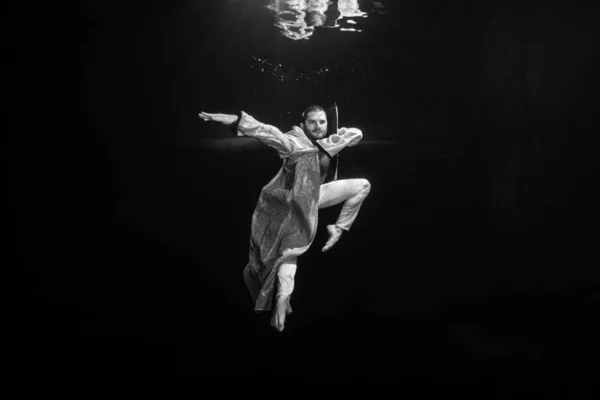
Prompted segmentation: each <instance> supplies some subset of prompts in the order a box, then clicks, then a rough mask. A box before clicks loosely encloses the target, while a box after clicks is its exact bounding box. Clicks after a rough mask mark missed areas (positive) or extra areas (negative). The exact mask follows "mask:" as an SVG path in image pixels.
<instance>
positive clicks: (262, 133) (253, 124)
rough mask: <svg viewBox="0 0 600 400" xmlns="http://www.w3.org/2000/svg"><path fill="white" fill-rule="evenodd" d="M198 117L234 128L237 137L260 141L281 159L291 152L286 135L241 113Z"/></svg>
mask: <svg viewBox="0 0 600 400" xmlns="http://www.w3.org/2000/svg"><path fill="white" fill-rule="evenodd" d="M199 115H200V118H202V119H203V120H204V121H211V122H220V123H222V124H224V125H227V126H229V127H230V128H232V129H233V128H235V130H236V132H237V134H238V136H249V137H253V138H256V139H258V140H260V141H261V142H263V143H265V144H266V145H267V146H270V147H273V148H274V149H275V150H277V152H278V153H279V155H280V156H281V157H284V156H286V155H288V154H289V153H291V152H292V150H293V143H292V142H291V140H290V138H289V137H288V136H287V135H286V134H284V133H282V132H281V131H280V130H279V129H277V128H276V127H274V126H272V125H268V124H263V123H261V122H258V121H257V120H255V119H254V118H253V117H252V116H250V115H248V114H246V113H245V112H243V111H242V112H241V113H240V115H239V116H238V115H233V114H211V113H206V112H201V113H200V114H199Z"/></svg>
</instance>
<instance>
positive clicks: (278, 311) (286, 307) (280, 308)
mask: <svg viewBox="0 0 600 400" xmlns="http://www.w3.org/2000/svg"><path fill="white" fill-rule="evenodd" d="M291 313H292V306H291V305H290V300H289V298H288V296H279V297H277V304H276V305H275V310H273V317H272V318H271V326H273V327H274V328H275V329H277V330H278V331H279V332H281V331H283V328H284V325H285V317H286V316H287V315H288V314H291Z"/></svg>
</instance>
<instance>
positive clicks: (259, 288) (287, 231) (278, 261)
mask: <svg viewBox="0 0 600 400" xmlns="http://www.w3.org/2000/svg"><path fill="white" fill-rule="evenodd" d="M199 115H200V118H202V119H203V120H205V121H214V122H220V123H222V124H224V125H228V126H230V127H231V128H232V129H235V130H236V132H237V134H238V135H239V136H249V137H254V138H256V139H259V140H260V141H262V142H263V143H265V144H266V145H268V146H270V147H272V148H274V149H275V150H277V152H278V153H279V156H280V158H281V159H282V160H283V164H282V166H281V169H280V170H279V173H278V174H277V175H276V176H275V177H274V178H273V179H272V180H271V182H269V183H268V184H267V185H266V186H264V187H263V189H262V191H261V193H260V196H259V198H258V202H257V204H256V207H255V209H254V214H253V216H252V227H251V238H250V257H249V262H248V265H246V267H245V268H244V280H245V283H246V286H247V287H248V290H249V291H250V294H251V296H252V299H253V301H254V309H255V311H257V312H258V311H269V310H271V309H272V303H273V297H274V295H275V297H276V304H275V308H274V310H273V316H272V318H271V325H273V326H274V327H275V328H276V329H277V330H279V331H280V332H281V331H283V329H284V324H285V318H286V316H287V314H290V313H291V312H292V308H291V306H290V296H291V294H292V291H293V290H294V276H295V273H296V260H297V258H298V256H300V255H301V254H303V253H305V252H306V251H307V250H308V248H309V247H310V245H311V244H312V241H313V239H314V237H315V234H316V231H317V217H318V209H320V208H325V207H329V206H333V205H336V204H340V203H342V202H344V205H343V207H342V211H341V212H340V215H339V218H338V220H337V221H336V223H335V224H333V225H328V226H327V231H328V233H329V240H328V241H327V243H326V244H325V246H324V247H323V251H327V250H329V249H331V247H332V246H333V245H334V244H335V243H337V241H338V240H339V239H340V237H341V235H342V233H343V232H344V231H348V230H349V229H350V226H351V225H352V223H353V222H354V220H355V218H356V216H357V214H358V211H359V209H360V207H361V205H362V202H363V201H364V199H365V198H366V197H367V195H368V194H369V191H370V189H371V185H370V183H369V181H367V180H366V179H348V180H334V181H332V182H329V183H326V184H323V183H324V181H325V178H326V177H327V172H328V170H329V161H330V158H332V157H334V156H335V155H336V154H337V153H339V152H340V151H341V150H342V149H343V148H344V147H346V146H348V147H350V146H354V145H355V144H357V143H358V142H359V141H360V140H361V139H362V133H361V131H360V130H358V129H356V128H341V129H339V130H338V132H337V133H334V134H332V135H330V136H327V115H326V113H325V110H324V109H323V108H322V107H319V106H310V107H309V108H307V109H306V110H305V111H304V113H302V123H301V124H300V127H297V126H294V127H293V128H292V130H290V131H289V132H287V133H282V132H281V131H280V130H279V129H277V128H276V127H274V126H272V125H267V124H263V123H261V122H258V121H257V120H255V119H254V118H253V117H252V116H250V115H248V114H246V113H245V112H243V111H242V112H240V114H239V115H228V114H209V113H205V112H201V113H200V114H199ZM276 277H277V282H276V279H275V278H276ZM276 285H277V291H276V293H275V286H276Z"/></svg>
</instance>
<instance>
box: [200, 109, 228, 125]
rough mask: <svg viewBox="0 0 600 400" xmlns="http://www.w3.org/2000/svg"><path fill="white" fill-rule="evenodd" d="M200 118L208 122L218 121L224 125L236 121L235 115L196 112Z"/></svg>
mask: <svg viewBox="0 0 600 400" xmlns="http://www.w3.org/2000/svg"><path fill="white" fill-rule="evenodd" d="M198 115H199V116H200V118H202V119H203V120H205V121H208V122H220V123H222V124H225V125H231V124H233V123H235V122H236V121H237V115H228V114H211V113H206V112H204V111H203V112H201V113H200V114H198Z"/></svg>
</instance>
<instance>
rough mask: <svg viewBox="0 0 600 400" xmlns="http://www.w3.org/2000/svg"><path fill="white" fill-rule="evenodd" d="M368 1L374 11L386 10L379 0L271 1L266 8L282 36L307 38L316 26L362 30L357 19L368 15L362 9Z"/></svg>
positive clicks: (342, 29)
mask: <svg viewBox="0 0 600 400" xmlns="http://www.w3.org/2000/svg"><path fill="white" fill-rule="evenodd" d="M367 3H368V7H369V8H370V9H371V10H372V12H373V13H376V14H383V13H385V11H383V8H384V6H383V3H381V2H380V1H374V2H367V1H358V0H333V1H327V0H273V1H272V3H271V4H269V5H267V6H265V7H267V8H268V9H270V10H272V11H273V12H274V13H275V23H274V25H275V26H276V27H277V28H279V30H280V32H281V34H282V35H283V36H285V37H287V38H289V39H292V40H301V39H308V38H310V37H311V36H312V35H313V34H314V32H315V29H316V28H334V29H339V30H340V31H353V32H362V29H360V27H359V26H358V25H360V23H358V24H357V20H360V19H362V18H367V12H365V11H363V10H362V9H361V8H364V7H365V6H367ZM352 18H354V19H352Z"/></svg>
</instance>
